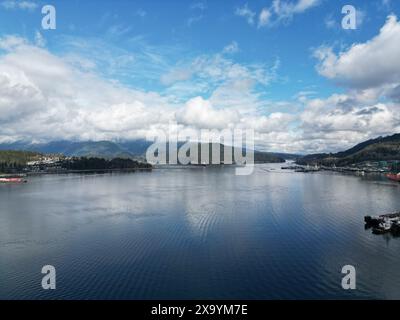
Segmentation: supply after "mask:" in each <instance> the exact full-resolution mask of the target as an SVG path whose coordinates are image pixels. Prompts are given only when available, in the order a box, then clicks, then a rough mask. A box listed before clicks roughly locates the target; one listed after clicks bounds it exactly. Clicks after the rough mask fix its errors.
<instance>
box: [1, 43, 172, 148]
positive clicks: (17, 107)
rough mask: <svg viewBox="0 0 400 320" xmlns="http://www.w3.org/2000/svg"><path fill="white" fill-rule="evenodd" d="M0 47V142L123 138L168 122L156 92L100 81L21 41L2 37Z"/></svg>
mask: <svg viewBox="0 0 400 320" xmlns="http://www.w3.org/2000/svg"><path fill="white" fill-rule="evenodd" d="M0 48H2V49H3V50H6V52H5V53H4V54H2V55H0V139H1V140H5V139H6V138H7V140H20V139H24V140H37V141H48V140H57V139H79V140H82V139H83V140H85V139H93V140H99V139H115V138H127V139H129V138H135V137H138V135H139V134H142V136H141V137H143V133H141V130H142V129H143V128H150V127H151V126H157V125H162V124H164V123H168V121H169V120H170V119H172V118H173V111H172V110H171V109H173V108H174V106H171V105H170V104H168V102H167V100H166V99H165V98H162V97H161V96H159V95H158V94H156V93H145V92H142V91H138V90H133V89H128V88H125V87H123V86H121V85H118V84H117V83H113V82H109V81H106V80H104V79H102V78H101V77H99V76H97V75H96V74H94V73H92V72H84V71H82V70H81V69H78V68H75V67H74V66H72V65H71V64H69V63H68V62H66V61H65V60H64V59H62V58H60V57H57V56H55V55H53V54H51V53H49V52H48V51H47V50H46V49H43V48H40V47H38V46H34V45H32V44H30V43H28V42H27V41H25V40H23V39H19V38H15V37H7V38H2V39H0ZM32 61H35V63H32ZM168 110H170V111H168ZM118 128H119V129H118ZM138 128H140V130H139V129H138Z"/></svg>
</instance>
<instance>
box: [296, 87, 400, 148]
mask: <svg viewBox="0 0 400 320" xmlns="http://www.w3.org/2000/svg"><path fill="white" fill-rule="evenodd" d="M399 107H400V106H399V105H398V104H394V103H382V102H372V101H371V102H369V103H368V102H367V100H365V97H363V96H359V95H357V94H356V93H352V94H334V95H332V96H330V97H328V98H327V99H310V100H308V101H306V102H305V110H304V111H303V112H302V113H301V114H300V120H301V129H302V132H303V134H302V138H301V139H302V140H301V141H302V142H303V143H304V144H306V143H309V144H310V147H309V149H313V150H314V151H315V152H326V151H327V150H329V151H339V150H343V148H346V147H351V146H352V145H355V144H357V143H359V142H361V141H363V140H366V139H370V138H374V137H377V136H380V135H382V136H384V135H389V134H393V133H394V132H398V131H399V130H400V116H399V115H398V112H397V110H398V108H399Z"/></svg>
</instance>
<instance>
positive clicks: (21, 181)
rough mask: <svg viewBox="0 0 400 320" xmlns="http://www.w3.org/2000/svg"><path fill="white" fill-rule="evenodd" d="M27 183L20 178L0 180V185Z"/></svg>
mask: <svg viewBox="0 0 400 320" xmlns="http://www.w3.org/2000/svg"><path fill="white" fill-rule="evenodd" d="M24 182H27V181H26V180H25V179H24V178H20V177H9V178H0V183H24Z"/></svg>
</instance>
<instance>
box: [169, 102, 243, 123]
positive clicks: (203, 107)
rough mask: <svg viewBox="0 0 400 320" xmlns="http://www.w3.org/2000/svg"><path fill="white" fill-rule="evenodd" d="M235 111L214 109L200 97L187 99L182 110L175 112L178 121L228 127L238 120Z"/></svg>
mask: <svg viewBox="0 0 400 320" xmlns="http://www.w3.org/2000/svg"><path fill="white" fill-rule="evenodd" d="M239 119H240V117H239V114H238V113H237V112H235V111H234V110H231V109H216V108H215V107H214V106H213V105H212V104H211V102H210V101H208V100H205V99H203V98H202V97H196V98H193V99H191V100H189V101H188V102H187V103H186V105H185V107H184V108H183V110H182V111H180V112H178V113H177V120H178V121H179V122H180V123H183V124H186V125H191V126H195V127H197V128H205V129H224V128H229V127H230V126H232V125H234V124H235V123H237V122H238V121H239Z"/></svg>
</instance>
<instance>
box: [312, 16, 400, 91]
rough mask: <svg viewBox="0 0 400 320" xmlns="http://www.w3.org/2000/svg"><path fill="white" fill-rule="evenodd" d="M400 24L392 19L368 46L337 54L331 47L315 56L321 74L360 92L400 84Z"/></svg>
mask: <svg viewBox="0 0 400 320" xmlns="http://www.w3.org/2000/svg"><path fill="white" fill-rule="evenodd" d="M399 43H400V23H399V22H398V21H397V17H396V16H394V15H391V16H389V17H388V19H387V21H386V23H385V25H384V26H383V27H382V28H381V30H380V33H379V34H378V35H377V36H375V37H374V38H372V39H371V40H369V41H367V42H365V43H359V44H354V45H352V46H351V47H350V48H349V49H348V50H347V51H343V52H340V53H339V54H336V53H334V51H333V49H332V48H331V47H321V48H319V49H318V50H316V52H315V56H316V57H317V58H318V59H319V62H320V63H319V65H318V66H317V70H318V72H319V73H320V74H321V75H323V76H324V77H327V78H329V79H332V80H334V81H335V82H337V83H339V84H342V85H344V86H349V87H353V88H359V89H367V88H373V87H380V86H383V85H391V84H394V83H399V82H400V59H399V57H400V46H399V45H398V44H399Z"/></svg>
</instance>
